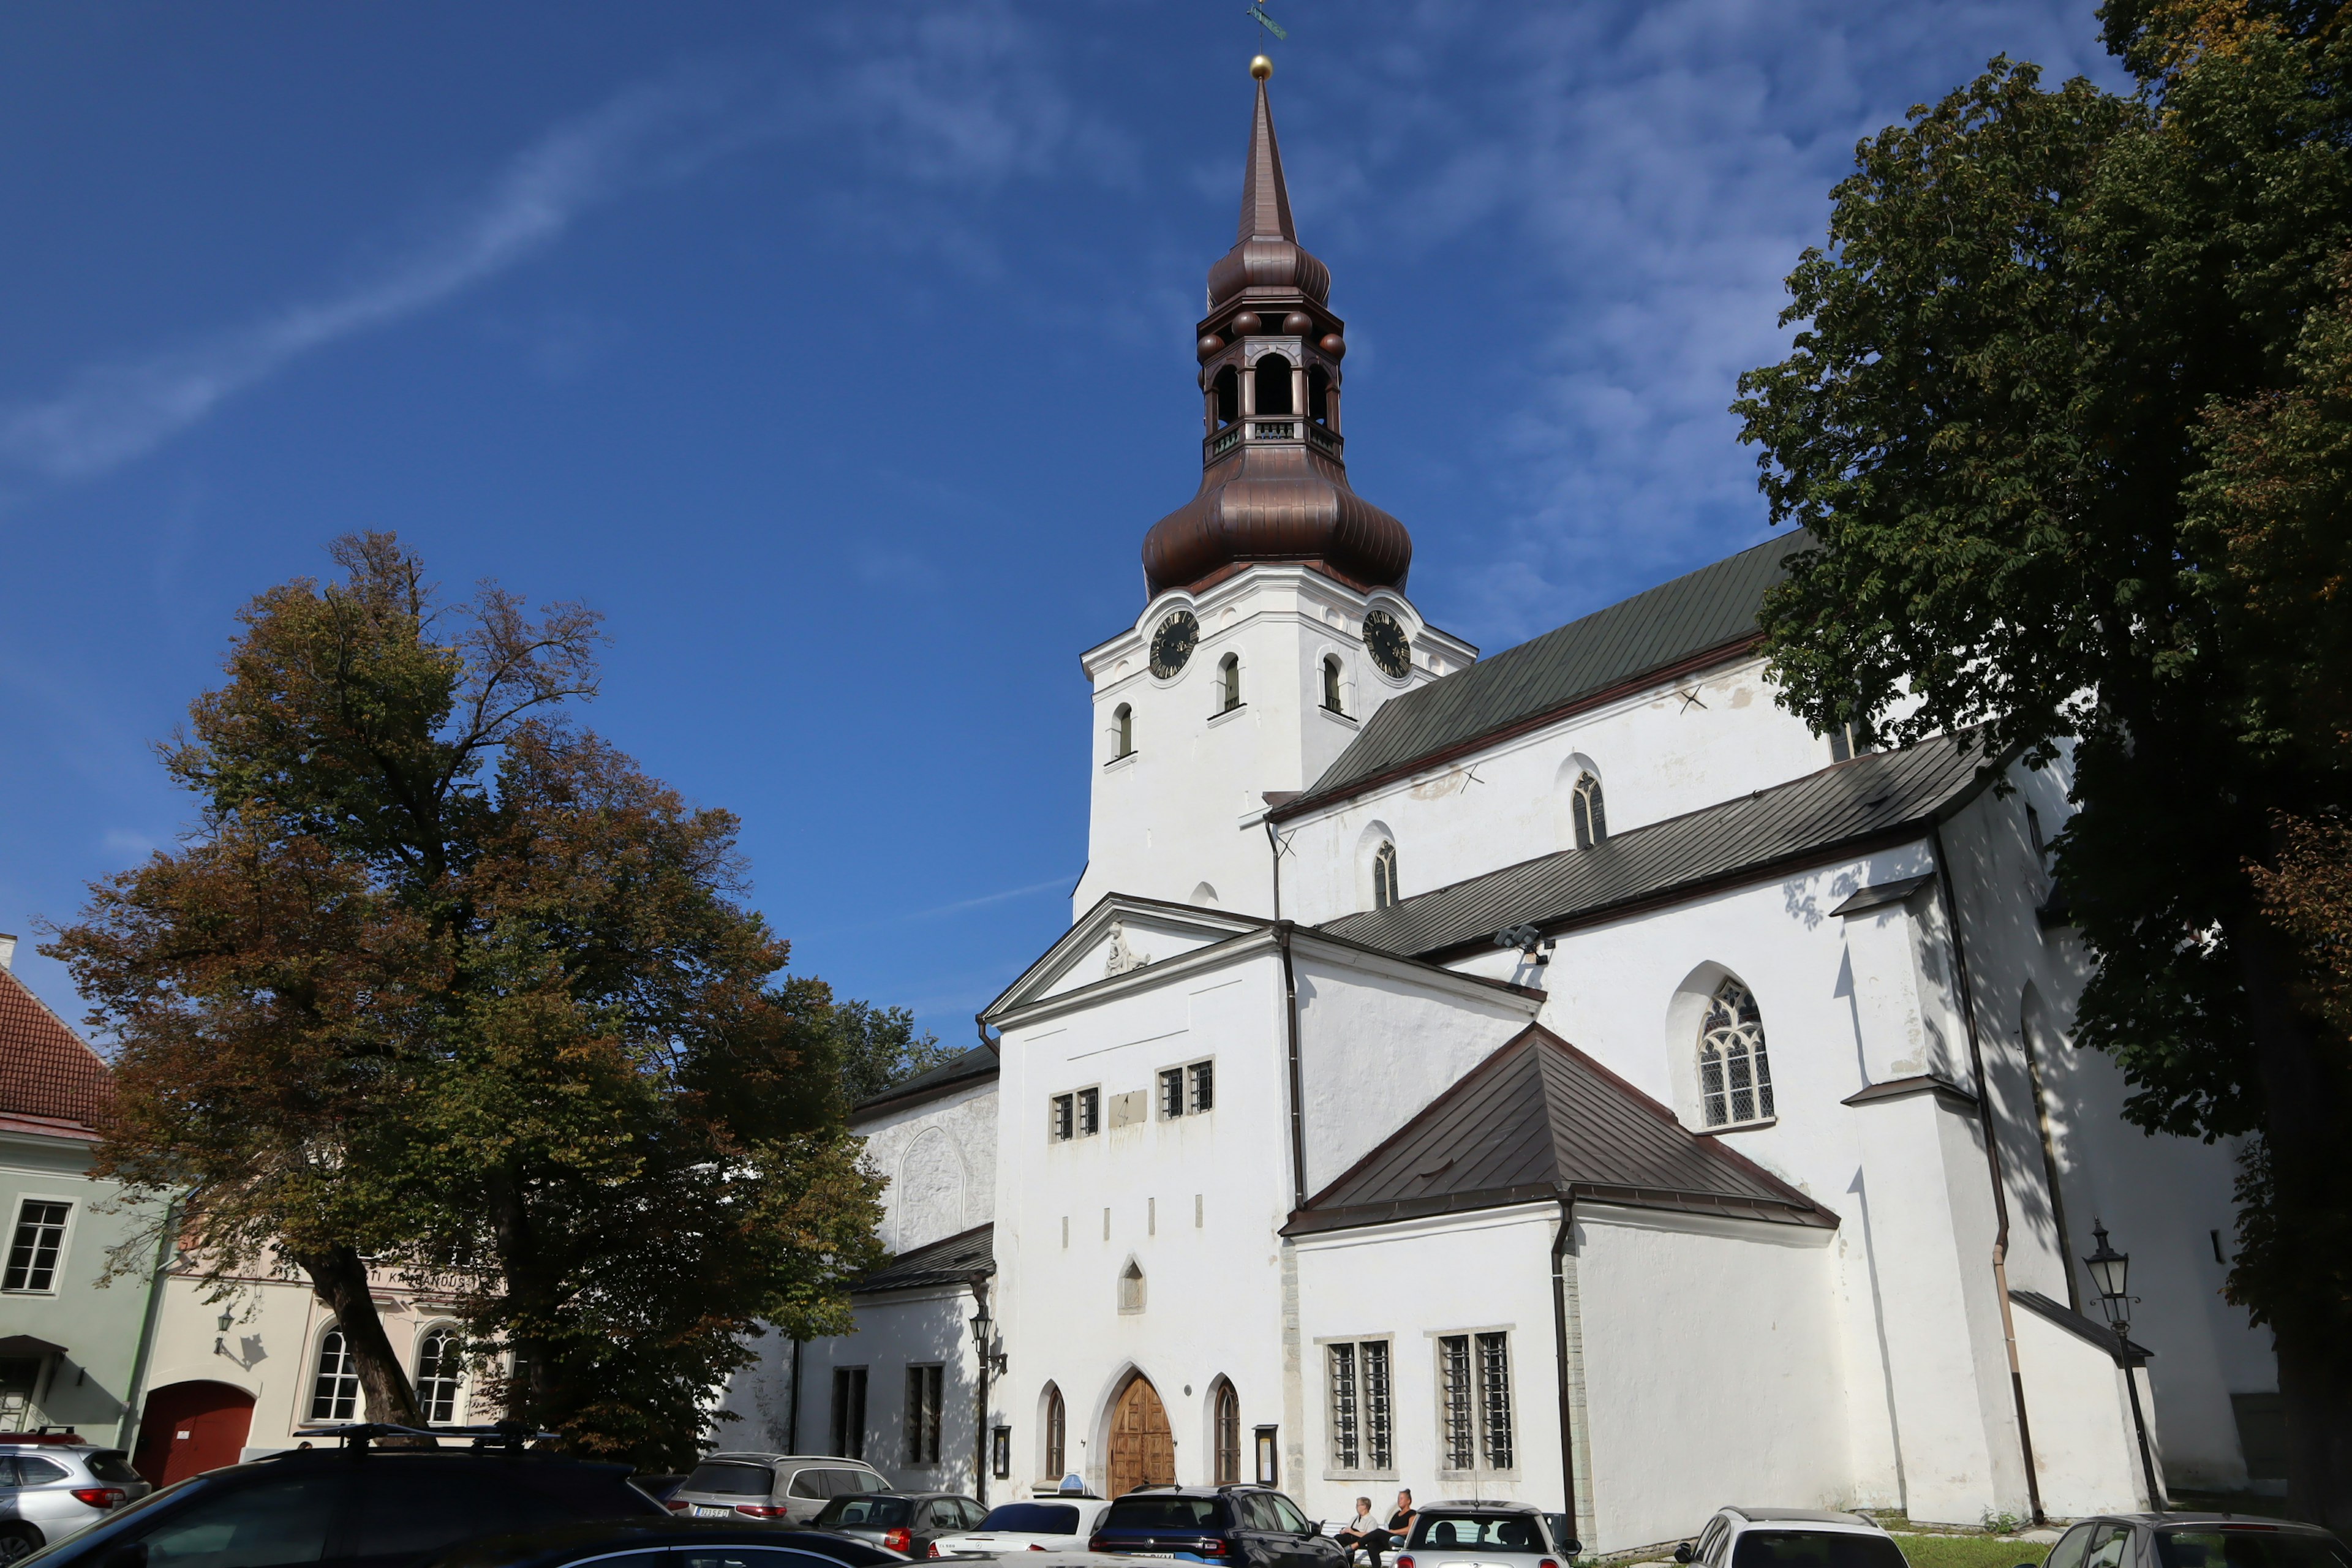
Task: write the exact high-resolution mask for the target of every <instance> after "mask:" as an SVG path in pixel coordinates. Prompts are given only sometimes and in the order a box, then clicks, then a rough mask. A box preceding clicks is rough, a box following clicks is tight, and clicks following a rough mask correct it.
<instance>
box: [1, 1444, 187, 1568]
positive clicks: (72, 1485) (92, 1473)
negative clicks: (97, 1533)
mask: <svg viewBox="0 0 2352 1568" xmlns="http://www.w3.org/2000/svg"><path fill="white" fill-rule="evenodd" d="M152 1490H154V1488H152V1487H151V1486H149V1485H148V1484H147V1483H146V1482H145V1481H144V1480H142V1479H140V1476H139V1472H138V1471H136V1470H134V1469H132V1468H131V1461H130V1460H129V1459H128V1458H125V1457H124V1455H123V1454H122V1451H121V1449H119V1448H101V1447H99V1446H98V1445H97V1444H95V1443H85V1442H82V1441H81V1440H80V1439H79V1438H78V1437H74V1436H71V1435H69V1434H68V1435H61V1436H37V1437H11V1438H0V1565H5V1564H7V1563H16V1562H17V1561H19V1560H20V1559H23V1558H26V1557H30V1556H31V1555H32V1554H33V1553H34V1552H38V1551H39V1550H40V1549H41V1548H42V1547H44V1546H47V1545H50V1544H52V1543H54V1542H59V1541H66V1540H69V1539H71V1538H72V1537H74V1536H77V1535H79V1534H80V1533H81V1532H82V1531H85V1530H88V1529H89V1527H90V1526H91V1525H93V1524H96V1523H97V1522H98V1521H100V1520H101V1519H104V1518H105V1517H106V1516H107V1515H108V1514H110V1513H112V1512H113V1511H114V1510H117V1509H119V1508H122V1507H124V1506H125V1505H127V1504H130V1503H133V1502H136V1501H138V1500H140V1499H141V1498H142V1497H145V1496H146V1495H147V1494H148V1493H149V1492H151V1491H152Z"/></svg>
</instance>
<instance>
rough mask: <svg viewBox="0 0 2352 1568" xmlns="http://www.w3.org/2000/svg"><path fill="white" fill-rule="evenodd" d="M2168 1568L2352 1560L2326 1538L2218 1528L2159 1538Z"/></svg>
mask: <svg viewBox="0 0 2352 1568" xmlns="http://www.w3.org/2000/svg"><path fill="white" fill-rule="evenodd" d="M2156 1559H2157V1561H2158V1563H2162V1564H2164V1568H2346V1565H2347V1563H2352V1558H2347V1556H2346V1555H2345V1552H2344V1548H2342V1547H2341V1546H2338V1545H2337V1544H2336V1542H2333V1541H2330V1540H2328V1539H2327V1538H2326V1536H2324V1535H2303V1534H2299V1533H2297V1532H2295V1531H2285V1530H2264V1529H2263V1528H2262V1527H2261V1526H2259V1525H2256V1526H2252V1527H2251V1528H2250V1527H2246V1526H2239V1527H2237V1528H2235V1529H2222V1528H2220V1527H2216V1526H2207V1527H2204V1528H2201V1529H2200V1528H2198V1527H2195V1526H2191V1527H2189V1528H2188V1529H2184V1530H2159V1531H2157V1532H2156Z"/></svg>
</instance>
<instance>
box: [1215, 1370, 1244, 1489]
mask: <svg viewBox="0 0 2352 1568" xmlns="http://www.w3.org/2000/svg"><path fill="white" fill-rule="evenodd" d="M1215 1406H1216V1412H1215V1425H1216V1450H1217V1451H1216V1456H1215V1458H1216V1466H1217V1482H1216V1484H1217V1485H1219V1486H1221V1487H1233V1486H1239V1485H1240V1484H1241V1479H1242V1396H1241V1395H1240V1394H1236V1393H1234V1385H1233V1384H1230V1383H1228V1382H1226V1381H1225V1380H1224V1379H1223V1378H1222V1377H1221V1378H1219V1379H1217V1397H1216V1400H1215Z"/></svg>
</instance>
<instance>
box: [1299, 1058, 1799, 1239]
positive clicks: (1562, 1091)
mask: <svg viewBox="0 0 2352 1568" xmlns="http://www.w3.org/2000/svg"><path fill="white" fill-rule="evenodd" d="M1559 1198H1581V1199H1586V1200H1589V1201H1591V1202H1596V1203H1608V1204H1618V1205H1625V1206H1628V1207H1633V1208H1663V1209H1675V1210H1681V1211H1684V1212H1686V1213H1697V1214H1713V1215H1727V1216H1730V1217H1733V1218H1739V1219H1756V1220H1765V1221H1769V1222H1771V1223H1773V1224H1778V1225H1801V1226H1815V1227H1820V1228H1832V1227H1834V1226H1836V1225H1837V1223H1838V1217H1837V1215H1834V1214H1832V1213H1831V1212H1830V1211H1829V1210H1828V1209H1825V1208H1823V1207H1822V1205H1819V1204H1817V1203H1815V1202H1813V1201H1812V1200H1811V1198H1808V1197H1807V1196H1805V1194H1802V1193H1801V1192H1799V1191H1798V1190H1797V1189H1796V1188H1794V1187H1792V1186H1790V1185H1789V1184H1787V1183H1786V1182H1783V1181H1781V1180H1780V1178H1779V1177H1777V1176H1775V1175H1773V1174H1771V1173H1769V1172H1768V1171H1766V1170H1765V1169H1763V1167H1761V1166H1759V1165H1758V1164H1756V1163H1754V1162H1753V1161H1751V1160H1748V1159H1746V1158H1744V1157H1742V1156H1741V1155H1738V1154H1736V1153H1734V1152H1732V1151H1731V1150H1729V1149H1727V1148H1726V1147H1725V1146H1724V1144H1723V1142H1722V1141H1721V1140H1720V1139H1717V1138H1703V1137H1700V1136H1698V1135H1697V1134H1696V1133H1694V1132H1691V1131H1689V1130H1687V1129H1686V1128H1685V1127H1684V1126H1683V1125H1682V1123H1680V1122H1679V1121H1676V1120H1675V1115H1674V1112H1672V1111H1670V1110H1667V1109H1666V1108H1665V1107H1664V1106H1663V1105H1660V1104H1659V1103H1658V1102H1657V1101H1656V1100H1652V1099H1651V1098H1650V1097H1649V1096H1648V1095H1646V1094H1643V1092H1642V1091H1641V1090H1640V1089H1635V1088H1634V1087H1633V1085H1632V1084H1630V1083H1627V1082H1626V1081H1625V1080H1624V1079H1622V1078H1619V1077H1618V1076H1617V1075H1616V1074H1615V1073H1613V1072H1611V1071H1610V1070H1609V1069H1608V1068H1604V1067H1602V1066H1601V1064H1600V1063H1599V1062H1597V1061H1594V1060H1593V1059H1592V1058H1591V1057H1588V1056H1586V1055H1585V1054H1584V1053H1583V1052H1582V1051H1580V1050H1578V1049H1577V1048H1576V1047H1573V1046H1571V1045H1570V1044H1569V1043H1568V1042H1567V1041H1565V1040H1563V1039H1561V1038H1560V1037H1559V1036H1557V1035H1555V1034H1553V1033H1552V1032H1551V1031H1550V1030H1549V1029H1546V1028H1544V1027H1542V1026H1540V1025H1531V1026H1528V1028H1526V1029H1524V1030H1522V1031H1521V1032H1520V1033H1519V1034H1518V1035H1517V1037H1515V1038H1513V1039H1512V1041H1511V1042H1510V1043H1509V1044H1508V1045H1507V1046H1505V1047H1502V1048H1501V1049H1500V1050H1498V1051H1496V1053H1495V1054H1494V1055H1493V1056H1491V1057H1488V1058H1486V1060H1485V1061H1483V1062H1481V1063H1479V1064H1478V1065H1477V1066H1476V1067H1475V1068H1472V1069H1471V1070H1470V1072H1469V1073H1468V1074H1467V1075H1466V1076H1465V1077H1464V1079H1462V1081H1461V1082H1459V1083H1457V1084H1455V1085H1454V1087H1453V1088H1452V1089H1447V1090H1446V1091H1445V1092H1444V1094H1442V1095H1440V1096H1438V1097H1437V1099H1436V1100H1433V1101H1432V1102H1431V1103H1430V1105H1429V1106H1428V1107H1427V1108H1426V1109H1425V1110H1423V1111H1422V1113H1421V1114H1420V1115H1418V1116H1416V1117H1414V1118H1413V1119H1412V1121H1408V1122H1406V1123H1405V1125H1404V1126H1403V1127H1402V1129H1400V1130H1399V1131H1397V1132H1396V1133H1395V1135H1394V1136H1392V1137H1391V1138H1390V1139H1389V1140H1388V1142H1384V1143H1382V1144H1381V1146H1380V1147H1379V1148H1377V1149H1374V1150H1373V1151H1372V1152H1370V1153H1369V1154H1367V1155H1365V1156H1364V1157H1363V1158H1362V1159H1361V1160H1360V1161H1358V1162H1357V1163H1356V1164H1355V1167H1354V1168H1353V1169H1352V1170H1350V1171H1349V1172H1348V1173H1347V1174H1345V1175H1343V1176H1341V1177H1340V1178H1339V1180H1338V1181H1335V1182H1333V1183H1332V1184H1330V1185H1329V1186H1328V1187H1325V1188H1324V1189H1323V1190H1322V1191H1321V1192H1319V1193H1318V1194H1315V1196H1314V1197H1312V1198H1310V1199H1308V1200H1307V1206H1306V1207H1305V1208H1303V1209H1301V1210H1299V1211H1298V1212H1297V1213H1296V1214H1294V1215H1291V1216H1290V1223H1289V1224H1288V1225H1286V1226H1284V1227H1283V1233H1284V1234H1285V1235H1286V1236H1297V1235H1302V1234H1305V1233H1307V1232H1312V1231H1318V1230H1338V1229H1342V1228H1345V1227H1347V1226H1361V1225H1381V1224H1384V1223H1386V1222H1389V1221H1391V1220H1401V1219H1412V1218H1416V1217H1419V1216H1423V1215H1439V1214H1456V1213H1463V1212H1466V1211H1470V1210H1475V1209H1487V1208H1500V1207H1503V1206H1506V1205H1512V1204H1524V1203H1537V1202H1542V1201H1546V1200H1551V1199H1559Z"/></svg>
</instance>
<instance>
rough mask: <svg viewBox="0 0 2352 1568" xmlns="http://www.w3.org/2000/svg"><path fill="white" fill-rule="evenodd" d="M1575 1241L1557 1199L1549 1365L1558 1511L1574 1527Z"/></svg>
mask: <svg viewBox="0 0 2352 1568" xmlns="http://www.w3.org/2000/svg"><path fill="white" fill-rule="evenodd" d="M1575 1239H1576V1200H1575V1199H1574V1198H1570V1197H1563V1198H1561V1199H1560V1200H1559V1231H1558V1232H1557V1233H1556V1234H1555V1235H1554V1236H1553V1237H1552V1238H1551V1344H1552V1363H1553V1364H1554V1365H1556V1366H1558V1367H1559V1495H1560V1505H1559V1506H1560V1510H1561V1511H1562V1512H1563V1513H1565V1514H1567V1515H1568V1521H1569V1526H1570V1529H1573V1528H1575V1525H1576V1511H1577V1510H1576V1426H1575V1417H1574V1415H1572V1413H1571V1411H1572V1406H1571V1405H1570V1401H1569V1391H1568V1272H1567V1262H1566V1259H1567V1258H1568V1249H1569V1247H1570V1245H1571V1244H1572V1243H1573V1242H1574V1241H1575Z"/></svg>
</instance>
